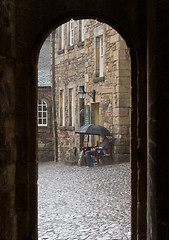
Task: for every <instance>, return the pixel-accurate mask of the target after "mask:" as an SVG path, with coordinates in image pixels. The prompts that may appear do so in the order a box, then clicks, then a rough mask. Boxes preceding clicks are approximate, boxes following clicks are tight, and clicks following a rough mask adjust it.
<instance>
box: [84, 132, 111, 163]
mask: <svg viewBox="0 0 169 240" xmlns="http://www.w3.org/2000/svg"><path fill="white" fill-rule="evenodd" d="M100 138H101V142H100V143H99V147H98V148H99V149H100V151H98V154H99V155H104V154H106V151H105V149H108V148H109V140H108V138H107V137H106V136H105V135H100ZM102 148H104V150H103V151H102V150H101V149H102ZM85 155H86V162H87V167H93V160H92V158H91V155H93V156H96V149H95V148H92V149H91V150H88V151H86V152H85Z"/></svg>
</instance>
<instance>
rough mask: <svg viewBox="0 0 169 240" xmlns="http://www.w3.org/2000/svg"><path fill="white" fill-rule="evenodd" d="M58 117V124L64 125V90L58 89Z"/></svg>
mask: <svg viewBox="0 0 169 240" xmlns="http://www.w3.org/2000/svg"><path fill="white" fill-rule="evenodd" d="M59 119H60V126H65V100H64V90H60V95H59Z"/></svg>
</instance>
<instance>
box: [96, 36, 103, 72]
mask: <svg viewBox="0 0 169 240" xmlns="http://www.w3.org/2000/svg"><path fill="white" fill-rule="evenodd" d="M96 77H103V35H102V36H99V37H96Z"/></svg>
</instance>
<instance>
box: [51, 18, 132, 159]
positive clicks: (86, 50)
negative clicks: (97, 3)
mask: <svg viewBox="0 0 169 240" xmlns="http://www.w3.org/2000/svg"><path fill="white" fill-rule="evenodd" d="M84 25H85V39H84V41H83V42H81V43H80V42H79V38H78V37H79V35H78V33H79V21H78V20H76V21H74V45H73V46H71V47H70V46H69V38H68V36H69V34H68V32H69V22H68V23H66V24H64V49H63V50H62V51H59V50H58V51H57V49H58V46H59V30H58V29H57V30H56V44H55V48H56V52H57V53H56V56H55V62H56V65H55V69H56V72H55V79H56V96H59V92H60V90H63V91H64V102H65V126H59V125H58V152H59V161H64V162H66V161H70V162H71V161H77V159H78V154H79V152H80V136H78V135H75V130H76V129H78V128H79V127H80V110H81V109H80V106H79V103H80V102H79V96H78V91H79V87H80V86H83V87H84V90H85V91H86V92H92V91H93V90H95V91H96V101H95V102H93V100H92V98H91V97H89V95H88V94H86V96H85V99H84V104H85V105H89V106H90V110H91V116H90V122H91V123H96V122H95V120H94V118H93V117H92V115H94V113H92V109H93V108H92V106H94V105H95V104H99V119H97V121H98V122H97V123H98V124H100V125H103V126H105V127H106V128H108V129H109V130H110V132H111V133H112V134H113V142H114V144H113V158H114V162H123V161H129V159H130V84H131V72H130V71H131V70H130V69H131V67H130V56H129V51H128V48H127V46H126V43H125V41H124V40H123V39H122V37H121V36H120V35H119V34H118V33H117V32H116V31H115V30H114V29H112V28H111V27H110V26H108V25H106V24H103V23H100V22H98V21H96V20H91V19H90V20H85V24H84ZM100 35H103V49H104V53H103V54H104V58H103V65H104V67H103V69H104V70H103V71H104V73H103V77H96V60H95V59H96V51H95V49H96V37H97V36H100ZM69 88H72V89H73V92H74V125H73V126H69V122H68V119H69V106H68V102H69V96H68V94H69ZM59 101H60V100H59V97H58V98H57V100H56V106H58V107H59V104H60V103H59ZM59 121H60V115H59V108H58V109H57V122H58V124H59ZM91 139H93V138H91ZM89 144H94V143H93V141H92V142H91V141H90V143H89ZM74 148H76V149H77V155H76V156H75V155H74V154H73V149H74Z"/></svg>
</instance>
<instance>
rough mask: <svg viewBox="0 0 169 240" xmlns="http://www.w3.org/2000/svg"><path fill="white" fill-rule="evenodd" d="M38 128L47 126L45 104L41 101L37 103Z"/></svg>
mask: <svg viewBox="0 0 169 240" xmlns="http://www.w3.org/2000/svg"><path fill="white" fill-rule="evenodd" d="M38 126H47V104H46V102H45V101H43V100H39V101H38Z"/></svg>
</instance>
